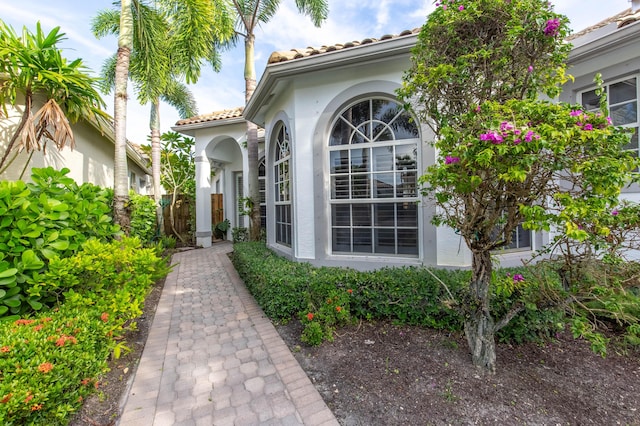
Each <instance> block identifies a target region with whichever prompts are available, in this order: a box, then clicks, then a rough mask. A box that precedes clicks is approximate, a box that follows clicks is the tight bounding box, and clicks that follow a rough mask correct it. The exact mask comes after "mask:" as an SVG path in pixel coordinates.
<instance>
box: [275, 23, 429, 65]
mask: <svg viewBox="0 0 640 426" xmlns="http://www.w3.org/2000/svg"><path fill="white" fill-rule="evenodd" d="M419 32H420V28H414V29H413V30H405V31H403V32H401V33H400V34H398V35H392V34H386V35H383V36H382V37H380V38H379V39H377V38H365V39H364V40H362V41H350V42H347V43H344V44H334V45H331V46H321V47H307V48H304V49H291V50H283V51H277V52H273V53H272V54H271V56H269V60H268V61H267V64H276V63H278V62H286V61H292V60H294V59H300V58H307V57H309V56H314V55H322V54H324V53H329V52H336V51H338V50H343V49H349V48H351V47H357V46H363V45H365V44H372V43H378V42H381V41H384V40H391V39H395V38H399V37H404V36H408V35H412V34H418V33H419Z"/></svg>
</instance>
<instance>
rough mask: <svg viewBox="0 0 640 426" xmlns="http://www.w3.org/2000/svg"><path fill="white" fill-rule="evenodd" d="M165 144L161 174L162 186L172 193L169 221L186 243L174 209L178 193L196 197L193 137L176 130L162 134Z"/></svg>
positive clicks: (174, 231) (161, 137) (181, 239)
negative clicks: (177, 228) (176, 221)
mask: <svg viewBox="0 0 640 426" xmlns="http://www.w3.org/2000/svg"><path fill="white" fill-rule="evenodd" d="M160 139H161V140H162V142H164V146H163V147H162V152H161V163H160V164H161V171H162V175H161V176H160V179H161V182H162V186H164V187H165V188H166V189H167V191H169V192H170V193H171V204H169V221H170V223H171V229H172V231H173V233H174V234H175V236H176V237H178V239H180V241H182V242H183V243H186V241H185V239H184V237H183V236H182V235H180V234H179V233H178V232H177V231H176V228H175V217H174V210H175V206H176V202H177V201H178V195H179V194H182V195H185V196H187V197H190V198H191V199H195V193H196V187H195V185H196V183H195V180H196V166H195V162H194V159H193V156H194V154H193V143H194V141H193V139H192V138H188V137H186V136H182V135H180V134H178V133H175V132H167V133H163V134H162V136H160Z"/></svg>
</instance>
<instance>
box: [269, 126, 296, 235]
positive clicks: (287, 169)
mask: <svg viewBox="0 0 640 426" xmlns="http://www.w3.org/2000/svg"><path fill="white" fill-rule="evenodd" d="M275 135H276V136H275V145H276V152H275V162H274V165H273V172H274V173H273V176H274V179H275V188H274V189H275V192H274V200H275V208H276V212H275V213H276V215H275V228H276V229H275V231H276V232H275V233H276V242H277V243H279V244H282V245H285V246H288V247H291V223H292V220H291V143H290V138H289V132H288V130H287V128H286V127H285V126H284V125H283V124H280V128H279V129H278V131H277V132H276V133H275Z"/></svg>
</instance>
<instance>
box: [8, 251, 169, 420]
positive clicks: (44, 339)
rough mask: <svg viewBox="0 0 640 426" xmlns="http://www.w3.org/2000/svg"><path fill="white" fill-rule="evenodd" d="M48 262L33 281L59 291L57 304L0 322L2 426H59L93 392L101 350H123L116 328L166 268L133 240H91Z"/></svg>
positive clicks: (129, 319)
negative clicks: (61, 297) (60, 299)
mask: <svg viewBox="0 0 640 426" xmlns="http://www.w3.org/2000/svg"><path fill="white" fill-rule="evenodd" d="M54 262H56V266H55V268H53V267H52V269H51V270H50V271H49V272H47V273H46V274H45V275H42V276H41V278H43V281H42V282H40V283H39V286H40V289H41V290H43V291H50V292H51V291H54V292H58V293H60V292H62V291H64V292H65V301H64V303H62V304H60V305H59V306H58V307H57V308H56V309H54V310H51V311H47V312H44V311H43V312H40V313H38V314H37V315H36V316H34V317H31V318H29V317H24V318H21V319H18V320H14V321H3V322H0V341H1V342H2V347H1V348H0V371H1V372H2V380H1V381H0V423H2V424H3V425H23V424H47V425H49V424H50V425H63V424H67V422H68V418H69V416H70V415H71V414H72V413H73V412H74V411H76V410H77V409H78V408H79V407H80V406H81V404H82V400H83V398H84V397H86V396H87V395H88V394H89V393H90V392H92V391H95V389H99V387H100V383H99V381H100V375H101V374H102V373H104V372H105V371H106V368H107V363H106V361H107V358H108V357H109V355H110V354H111V355H112V356H114V357H117V356H118V355H119V353H121V352H122V351H123V350H126V345H125V344H124V342H122V341H120V339H121V336H122V333H123V331H124V330H126V329H129V328H132V327H134V326H135V322H134V319H135V318H136V317H137V316H139V315H140V313H141V308H142V306H143V303H144V299H145V297H146V295H147V294H148V291H149V289H150V287H151V285H152V284H153V283H154V282H155V280H156V279H158V278H159V277H161V276H164V275H166V273H167V266H166V262H165V261H164V260H163V259H161V258H159V257H158V256H157V255H156V253H155V251H154V250H153V249H149V248H142V247H141V245H140V242H139V240H137V239H133V238H132V239H129V238H125V239H123V240H122V241H113V242H111V243H100V242H98V241H95V240H91V241H88V242H86V243H85V244H84V245H83V250H82V251H80V252H78V253H77V254H75V255H73V256H71V257H69V258H66V259H57V258H56V259H55V260H52V264H53V263H54ZM105 274H106V275H105ZM100 276H103V279H102V280H101V279H99V278H100ZM56 279H60V280H61V282H56V281H55V280H56ZM65 287H66V288H65Z"/></svg>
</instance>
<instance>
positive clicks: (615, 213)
mask: <svg viewBox="0 0 640 426" xmlns="http://www.w3.org/2000/svg"><path fill="white" fill-rule="evenodd" d="M611 214H612V215H613V216H618V214H619V212H618V210H616V209H614V210H613V211H612V212H611Z"/></svg>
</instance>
